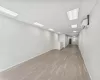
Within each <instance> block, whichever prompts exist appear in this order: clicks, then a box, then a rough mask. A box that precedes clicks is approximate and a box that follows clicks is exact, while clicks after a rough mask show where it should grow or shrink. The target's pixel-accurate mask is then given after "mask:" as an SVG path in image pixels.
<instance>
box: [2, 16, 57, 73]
mask: <svg viewBox="0 0 100 80" xmlns="http://www.w3.org/2000/svg"><path fill="white" fill-rule="evenodd" d="M57 41H58V34H56V33H52V32H49V31H46V30H43V29H40V28H38V27H34V26H31V25H28V24H25V23H22V22H19V21H16V20H14V19H10V18H7V17H4V16H1V15H0V71H3V70H5V69H8V68H10V67H12V66H14V65H17V64H19V63H21V62H23V61H26V60H29V59H31V58H33V57H35V56H37V55H40V54H42V53H44V52H47V51H50V50H52V49H56V47H57V46H56V44H57Z"/></svg>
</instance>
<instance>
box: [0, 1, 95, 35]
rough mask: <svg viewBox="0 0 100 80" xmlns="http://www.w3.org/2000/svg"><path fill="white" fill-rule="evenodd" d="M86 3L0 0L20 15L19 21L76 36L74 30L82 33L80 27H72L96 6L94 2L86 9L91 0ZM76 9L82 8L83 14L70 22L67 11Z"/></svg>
mask: <svg viewBox="0 0 100 80" xmlns="http://www.w3.org/2000/svg"><path fill="white" fill-rule="evenodd" d="M84 1H85V0H83V1H82V0H0V6H3V7H5V8H7V9H10V10H12V11H14V12H17V13H18V14H19V16H18V17H17V20H20V21H23V22H26V23H29V24H33V23H34V22H39V23H41V24H43V25H44V28H45V29H48V28H52V29H54V30H55V31H56V32H61V33H65V34H68V35H76V33H73V30H77V31H80V30H81V28H80V26H78V28H77V29H72V28H71V27H70V25H72V24H76V23H77V24H78V25H79V23H80V20H81V19H82V18H83V17H84V16H85V15H86V14H88V13H89V11H90V10H91V6H93V5H94V2H92V4H91V5H90V6H89V7H88V8H86V5H87V6H88V4H87V1H88V3H90V0H87V1H85V2H84ZM93 1H95V0H93ZM83 2H84V4H83ZM84 5H85V6H84ZM75 8H80V13H81V14H79V19H78V20H74V21H69V19H68V16H67V11H69V10H72V9H75ZM81 9H82V10H81ZM84 10H86V11H84ZM82 11H84V12H82Z"/></svg>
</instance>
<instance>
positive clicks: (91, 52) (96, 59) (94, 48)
mask: <svg viewBox="0 0 100 80" xmlns="http://www.w3.org/2000/svg"><path fill="white" fill-rule="evenodd" d="M99 35H100V0H99V1H98V3H97V5H96V7H95V8H94V9H93V11H92V13H91V14H90V25H89V26H88V28H86V29H84V30H83V31H82V32H81V33H80V36H79V47H80V50H81V53H82V56H83V59H84V61H85V64H86V67H87V70H88V72H89V74H90V76H91V80H100V36H99Z"/></svg>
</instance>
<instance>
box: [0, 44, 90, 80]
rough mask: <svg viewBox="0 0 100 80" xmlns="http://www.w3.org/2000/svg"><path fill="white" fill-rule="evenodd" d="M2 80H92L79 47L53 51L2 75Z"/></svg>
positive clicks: (71, 46)
mask: <svg viewBox="0 0 100 80" xmlns="http://www.w3.org/2000/svg"><path fill="white" fill-rule="evenodd" d="M0 80H90V78H89V75H88V72H87V70H86V67H85V65H84V61H83V59H82V56H81V54H80V51H79V49H78V46H75V45H74V46H73V45H69V46H68V47H66V48H65V49H63V50H61V51H59V50H52V51H49V52H47V53H45V54H43V55H40V56H38V57H35V58H34V59H31V60H29V61H27V62H24V63H22V64H20V65H17V66H15V67H13V68H11V69H8V70H6V71H4V72H1V73H0Z"/></svg>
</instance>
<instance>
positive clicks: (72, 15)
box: [67, 8, 79, 20]
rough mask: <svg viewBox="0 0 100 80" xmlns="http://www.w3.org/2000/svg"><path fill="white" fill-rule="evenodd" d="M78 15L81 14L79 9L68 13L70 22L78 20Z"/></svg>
mask: <svg viewBox="0 0 100 80" xmlns="http://www.w3.org/2000/svg"><path fill="white" fill-rule="evenodd" d="M78 13H79V8H76V9H74V10H71V11H68V12H67V15H68V18H69V20H74V19H78Z"/></svg>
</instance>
